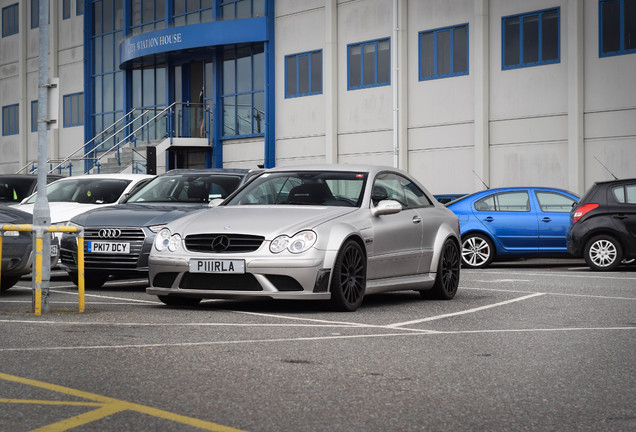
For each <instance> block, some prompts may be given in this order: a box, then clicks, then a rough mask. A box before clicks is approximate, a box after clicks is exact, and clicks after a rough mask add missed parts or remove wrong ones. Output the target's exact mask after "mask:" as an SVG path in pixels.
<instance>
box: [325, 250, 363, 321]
mask: <svg viewBox="0 0 636 432" xmlns="http://www.w3.org/2000/svg"><path fill="white" fill-rule="evenodd" d="M366 286H367V260H366V257H365V254H364V252H363V250H362V247H360V245H359V244H358V243H357V242H355V241H354V240H347V241H346V242H345V244H344V245H343V246H342V249H340V252H338V256H337V257H336V262H335V265H334V269H333V275H332V277H331V304H332V306H333V307H334V309H336V310H339V311H343V312H353V311H355V310H356V309H358V307H360V305H361V304H362V299H363V298H364V292H365V289H366Z"/></svg>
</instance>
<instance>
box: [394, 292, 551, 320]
mask: <svg viewBox="0 0 636 432" xmlns="http://www.w3.org/2000/svg"><path fill="white" fill-rule="evenodd" d="M543 295H545V293H534V294H530V295H527V296H523V297H519V298H516V299H512V300H506V301H503V302H499V303H493V304H490V305H486V306H480V307H477V308H473V309H467V310H463V311H459V312H453V313H449V314H443V315H436V316H432V317H427V318H421V319H417V320H412V321H405V322H401V323H395V324H390V325H388V326H387V327H389V328H395V327H403V326H407V325H411V324H419V323H423V322H429V321H436V320H439V319H443V318H449V317H453V316H459V315H466V314H469V313H475V312H479V311H482V310H485V309H491V308H494V307H498V306H503V305H507V304H510V303H515V302H518V301H523V300H528V299H530V298H533V297H539V296H543Z"/></svg>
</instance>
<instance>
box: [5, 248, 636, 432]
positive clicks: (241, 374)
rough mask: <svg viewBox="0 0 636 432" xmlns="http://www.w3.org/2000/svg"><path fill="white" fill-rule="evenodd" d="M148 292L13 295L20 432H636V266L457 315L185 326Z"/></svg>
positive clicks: (576, 265)
mask: <svg viewBox="0 0 636 432" xmlns="http://www.w3.org/2000/svg"><path fill="white" fill-rule="evenodd" d="M145 286H146V284H145V283H144V281H143V280H136V281H126V280H121V281H112V282H108V283H107V284H106V285H105V286H104V287H103V288H101V289H99V290H93V289H88V290H87V292H86V310H85V312H84V313H83V314H79V313H77V289H76V288H75V287H74V286H73V285H72V284H71V282H70V281H69V280H68V279H66V277H65V276H64V275H63V274H62V273H58V272H54V273H53V275H52V280H51V288H50V291H51V293H50V310H49V312H48V313H46V314H43V315H42V316H39V317H36V316H34V314H33V313H32V311H31V298H32V290H31V281H30V280H29V279H27V278H25V279H23V280H22V281H21V282H20V283H18V285H17V286H16V287H14V288H12V289H10V290H9V291H7V292H6V293H2V295H0V329H1V331H0V341H1V342H0V430H2V431H28V430H34V429H38V428H42V429H38V430H48V431H62V430H71V429H72V430H74V431H89V430H91V431H93V430H100V431H120V430H135V431H146V430H148V431H156V430H161V431H184V430H192V431H194V430H216V431H231V430H245V431H283V430H284V431H495V430H497V431H565V430H568V431H570V430H576V431H601V430H602V431H628V430H636V408H635V407H636V391H635V389H636V362H635V361H634V354H636V266H632V267H623V268H620V269H619V271H616V272H611V273H596V272H592V271H590V270H589V269H588V268H587V267H585V265H583V263H582V262H581V261H577V260H560V261H559V260H527V261H519V262H509V263H501V264H495V265H493V266H491V267H490V268H488V269H484V270H466V269H462V274H461V281H460V288H459V291H458V293H457V296H456V297H455V299H454V300H452V301H430V300H422V299H420V296H419V294H417V293H415V292H412V293H411V292H399V293H390V294H382V295H377V296H372V297H368V298H366V299H365V301H364V303H363V305H362V307H361V308H360V309H359V310H358V311H356V312H354V313H336V312H329V311H325V310H324V306H325V305H324V304H321V303H307V302H271V301H206V302H203V303H201V305H200V306H198V307H196V308H185V309H177V308H169V307H167V306H165V305H163V304H162V303H160V302H159V301H158V300H156V298H153V297H151V296H149V295H147V294H145V291H144V290H145Z"/></svg>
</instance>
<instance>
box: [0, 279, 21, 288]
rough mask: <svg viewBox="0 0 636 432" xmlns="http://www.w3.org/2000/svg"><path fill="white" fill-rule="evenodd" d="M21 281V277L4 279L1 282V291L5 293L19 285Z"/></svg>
mask: <svg viewBox="0 0 636 432" xmlns="http://www.w3.org/2000/svg"><path fill="white" fill-rule="evenodd" d="M19 280H20V276H7V277H3V278H2V280H0V291H1V292H5V291H6V290H8V289H9V288H11V287H12V286H14V285H15V284H17V283H18V281H19Z"/></svg>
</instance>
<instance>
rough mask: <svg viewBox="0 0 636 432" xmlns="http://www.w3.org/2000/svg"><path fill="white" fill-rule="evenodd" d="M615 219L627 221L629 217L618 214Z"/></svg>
mask: <svg viewBox="0 0 636 432" xmlns="http://www.w3.org/2000/svg"><path fill="white" fill-rule="evenodd" d="M614 219H627V216H625V215H624V214H617V215H614Z"/></svg>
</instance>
